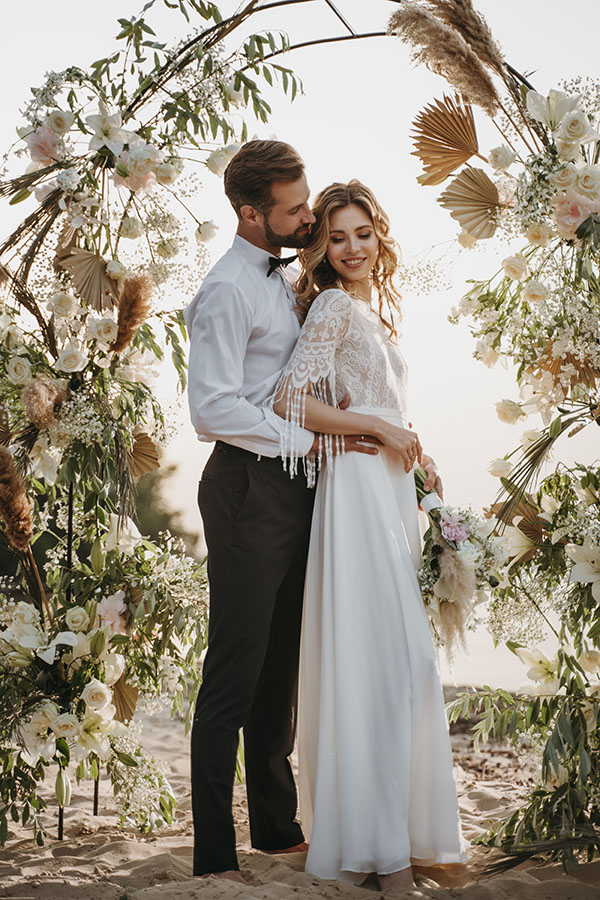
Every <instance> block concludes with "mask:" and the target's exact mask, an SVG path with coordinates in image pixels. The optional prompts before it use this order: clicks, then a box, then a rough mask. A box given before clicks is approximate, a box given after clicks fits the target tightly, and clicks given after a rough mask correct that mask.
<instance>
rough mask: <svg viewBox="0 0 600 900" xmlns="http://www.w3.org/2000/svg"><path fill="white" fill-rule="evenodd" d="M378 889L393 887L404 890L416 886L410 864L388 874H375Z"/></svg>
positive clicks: (386, 889) (390, 888) (412, 888)
mask: <svg viewBox="0 0 600 900" xmlns="http://www.w3.org/2000/svg"><path fill="white" fill-rule="evenodd" d="M377 879H378V881H379V887H380V889H381V890H382V891H383V892H384V893H385V891H391V890H392V889H393V888H403V889H404V890H405V891H408V890H414V889H415V888H416V884H415V880H414V878H413V872H412V869H411V867H410V866H408V867H407V868H406V869H400V870H399V871H398V872H390V873H389V874H388V875H377Z"/></svg>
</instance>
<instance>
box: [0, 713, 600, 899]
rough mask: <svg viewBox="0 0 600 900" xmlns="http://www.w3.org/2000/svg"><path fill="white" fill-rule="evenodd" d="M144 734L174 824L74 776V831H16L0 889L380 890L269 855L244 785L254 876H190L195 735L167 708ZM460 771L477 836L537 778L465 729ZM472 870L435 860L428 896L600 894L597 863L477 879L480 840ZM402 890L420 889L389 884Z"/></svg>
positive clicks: (17, 893)
mask: <svg viewBox="0 0 600 900" xmlns="http://www.w3.org/2000/svg"><path fill="white" fill-rule="evenodd" d="M144 743H145V745H146V746H147V747H148V749H149V750H151V751H152V752H153V753H154V754H155V755H156V756H157V757H158V758H159V759H161V760H162V762H163V764H164V766H165V770H166V773H167V776H168V778H169V780H170V782H171V784H172V786H173V788H174V790H175V793H176V795H177V797H178V801H179V811H178V814H177V823H176V824H175V825H173V826H171V827H170V828H164V829H161V830H160V831H158V832H156V833H155V834H153V835H150V836H140V835H139V834H137V833H136V832H134V831H131V830H125V831H122V830H120V829H119V828H118V826H117V817H116V808H115V805H114V801H113V799H112V796H111V791H110V784H109V782H108V781H107V780H106V779H103V780H102V781H101V786H100V815H98V816H93V815H92V786H91V784H90V783H85V784H82V785H80V786H79V787H77V786H74V790H73V800H72V805H71V806H70V807H69V808H68V809H67V810H66V811H65V835H64V840H63V841H60V842H59V841H57V840H56V839H55V837H56V816H55V815H54V820H53V818H52V817H53V812H52V809H50V810H49V814H48V818H47V822H48V824H49V826H50V828H49V835H50V838H51V839H50V840H49V842H48V844H47V846H45V847H42V848H39V847H37V846H35V845H34V844H33V843H32V841H31V837H30V833H28V832H27V831H25V830H23V829H15V830H13V831H12V832H11V835H10V838H9V842H8V844H7V845H6V847H5V848H4V849H3V850H2V851H0V898H2V900H8V898H15V900H16V898H19V900H26V898H31V900H196V898H198V900H212V898H215V900H238V898H239V900H259V898H260V900H288V898H298V900H300V898H314V900H317V898H320V900H378V898H381V897H383V895H382V894H381V891H380V890H379V889H378V885H377V882H376V880H375V878H370V879H369V880H368V881H367V882H365V883H364V884H363V885H361V886H360V887H356V886H354V885H349V884H347V883H344V882H340V881H322V880H320V879H318V878H315V877H314V876H312V875H309V874H307V873H306V872H304V855H303V854H293V855H285V856H284V855H281V856H276V857H273V856H267V855H265V854H263V853H260V852H258V851H255V850H252V849H251V847H250V841H249V832H248V819H247V809H246V802H245V791H244V787H243V786H242V785H236V788H235V792H234V795H235V797H234V812H235V819H236V826H237V833H238V841H239V851H238V852H239V859H240V868H241V871H242V874H243V875H244V877H245V878H246V880H247V881H248V885H247V886H244V885H239V884H234V883H233V882H228V881H223V880H219V879H215V878H209V879H204V878H194V877H193V876H192V823H191V802H190V787H189V758H188V744H189V742H188V738H187V737H186V736H185V735H184V732H183V726H182V725H181V723H179V722H172V721H170V720H169V719H168V718H167V717H160V718H158V719H153V720H152V721H151V722H148V723H147V724H146V727H145V737H144ZM452 745H453V751H454V758H455V777H456V783H457V787H458V792H459V802H460V810H461V817H462V822H463V827H464V831H465V835H466V836H467V838H473V837H475V836H476V835H477V834H480V833H481V832H482V831H483V830H484V829H485V828H486V824H487V823H488V822H489V820H490V819H493V818H494V817H497V816H502V815H503V814H504V813H505V812H506V811H507V810H509V809H510V808H511V807H513V806H514V805H515V804H516V803H517V802H518V799H519V796H522V795H523V792H524V791H525V789H526V788H527V787H528V786H530V785H532V784H533V772H531V771H528V770H526V769H523V768H521V767H519V765H518V763H517V760H516V758H515V756H514V754H513V753H512V751H511V750H510V749H509V748H506V747H500V746H499V745H494V744H487V745H486V746H485V747H483V748H482V749H481V751H480V752H478V753H475V752H474V750H473V747H472V742H471V739H470V737H469V735H468V734H467V733H465V731H464V729H462V730H461V729H459V730H457V731H455V732H454V733H453V734H452ZM471 861H472V866H471V871H470V872H467V873H466V875H465V873H463V872H461V873H458V874H457V873H455V872H452V870H448V871H443V872H441V871H440V870H439V869H438V870H436V869H430V870H428V871H427V872H424V873H422V874H423V875H424V876H426V879H427V880H426V881H425V882H423V883H422V884H421V886H420V888H419V890H420V895H421V896H425V897H430V898H434V900H450V898H464V900H514V898H518V900H592V898H593V900H600V861H599V862H594V863H591V864H589V865H586V866H582V867H581V868H580V869H579V870H577V872H576V873H574V874H573V875H565V874H564V873H563V871H562V868H561V866H560V865H557V864H553V865H544V866H528V867H527V868H525V869H523V868H519V869H517V870H513V871H512V872H510V873H507V874H504V875H498V876H495V877H494V878H491V879H487V880H484V881H482V880H476V879H475V875H476V874H477V870H478V868H481V866H482V865H484V864H485V863H486V862H488V861H489V856H487V855H486V853H485V851H483V850H481V849H479V848H473V850H472V854H471ZM385 896H386V897H390V898H392V900H396V898H403V897H409V896H413V897H416V896H419V895H418V894H416V893H413V894H412V895H411V894H409V893H406V892H403V891H400V890H396V891H393V892H388V893H387V894H386V895H385Z"/></svg>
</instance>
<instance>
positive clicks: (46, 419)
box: [21, 378, 65, 431]
mask: <svg viewBox="0 0 600 900" xmlns="http://www.w3.org/2000/svg"><path fill="white" fill-rule="evenodd" d="M64 399H65V393H64V391H59V390H58V388H57V387H56V386H55V385H53V384H51V383H50V382H49V381H45V380H44V379H43V378H36V379H35V380H34V381H30V382H29V384H27V385H25V387H24V388H23V390H22V392H21V400H22V402H23V407H24V409H25V415H26V416H27V418H28V419H29V421H30V422H33V424H34V425H35V427H36V428H38V429H39V430H40V431H43V430H44V429H45V428H48V426H49V425H52V423H53V422H54V408H55V405H56V403H57V402H60V401H62V400H64Z"/></svg>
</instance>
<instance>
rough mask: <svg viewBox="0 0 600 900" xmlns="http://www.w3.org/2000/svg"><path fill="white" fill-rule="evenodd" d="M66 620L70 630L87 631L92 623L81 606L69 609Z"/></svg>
mask: <svg viewBox="0 0 600 900" xmlns="http://www.w3.org/2000/svg"><path fill="white" fill-rule="evenodd" d="M65 622H66V624H67V628H69V630H70V631H75V632H77V631H85V629H86V628H87V627H88V625H89V624H90V617H89V616H88V614H87V613H86V611H85V609H82V607H81V606H73V607H72V608H71V609H68V610H67V612H66V614H65Z"/></svg>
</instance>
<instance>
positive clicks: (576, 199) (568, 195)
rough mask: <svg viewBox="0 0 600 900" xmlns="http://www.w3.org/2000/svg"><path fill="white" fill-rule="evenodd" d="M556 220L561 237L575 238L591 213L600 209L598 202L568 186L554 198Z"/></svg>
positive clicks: (566, 238)
mask: <svg viewBox="0 0 600 900" xmlns="http://www.w3.org/2000/svg"><path fill="white" fill-rule="evenodd" d="M553 205H554V221H555V223H556V230H557V232H558V234H559V235H560V237H561V238H564V239H565V240H573V239H574V238H575V232H576V231H577V229H578V228H579V226H580V225H581V223H582V222H583V221H585V219H587V217H588V216H589V215H591V213H593V212H597V211H598V208H599V207H598V203H597V202H596V203H595V202H592V201H591V200H590V199H589V198H588V197H583V196H582V195H581V194H578V193H577V191H574V190H573V188H567V190H566V191H561V192H560V194H557V195H556V197H555V198H554V203H553Z"/></svg>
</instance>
